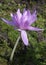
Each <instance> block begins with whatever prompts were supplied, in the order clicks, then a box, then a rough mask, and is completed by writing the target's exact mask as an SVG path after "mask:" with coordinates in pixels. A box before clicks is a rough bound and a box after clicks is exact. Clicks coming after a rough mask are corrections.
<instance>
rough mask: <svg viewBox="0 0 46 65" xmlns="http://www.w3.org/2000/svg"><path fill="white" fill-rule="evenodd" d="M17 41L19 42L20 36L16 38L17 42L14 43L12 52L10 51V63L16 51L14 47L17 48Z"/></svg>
mask: <svg viewBox="0 0 46 65" xmlns="http://www.w3.org/2000/svg"><path fill="white" fill-rule="evenodd" d="M19 40H20V36H19V37H18V38H17V41H16V43H15V45H14V48H13V51H12V53H11V56H10V61H12V59H13V56H14V52H15V50H16V47H17V45H18V43H19Z"/></svg>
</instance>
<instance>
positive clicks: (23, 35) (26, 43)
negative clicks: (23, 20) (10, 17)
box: [21, 30, 28, 46]
mask: <svg viewBox="0 0 46 65" xmlns="http://www.w3.org/2000/svg"><path fill="white" fill-rule="evenodd" d="M21 37H22V40H23V42H24V44H25V45H26V46H28V38H27V33H26V31H24V30H22V31H21Z"/></svg>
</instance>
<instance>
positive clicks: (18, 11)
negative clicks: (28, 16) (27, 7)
mask: <svg viewBox="0 0 46 65" xmlns="http://www.w3.org/2000/svg"><path fill="white" fill-rule="evenodd" d="M17 16H18V19H19V20H20V19H21V17H22V14H21V12H20V9H18V10H17Z"/></svg>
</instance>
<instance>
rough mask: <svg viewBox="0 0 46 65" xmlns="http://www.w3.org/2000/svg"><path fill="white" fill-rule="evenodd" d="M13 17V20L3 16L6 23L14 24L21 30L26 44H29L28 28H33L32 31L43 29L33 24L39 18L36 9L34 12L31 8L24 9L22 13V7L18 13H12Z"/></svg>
mask: <svg viewBox="0 0 46 65" xmlns="http://www.w3.org/2000/svg"><path fill="white" fill-rule="evenodd" d="M11 17H12V21H8V20H6V19H4V18H2V20H3V21H4V22H5V23H7V24H9V25H12V26H14V27H15V29H17V30H18V31H20V32H21V38H22V40H23V43H24V44H25V45H26V46H27V45H28V44H29V42H28V38H27V33H26V30H31V31H41V30H43V29H40V28H36V27H33V26H31V25H32V24H33V23H34V22H35V21H36V20H37V15H36V10H35V11H34V13H33V14H31V13H30V10H24V11H23V14H22V13H21V12H20V9H18V10H17V12H16V14H12V13H11Z"/></svg>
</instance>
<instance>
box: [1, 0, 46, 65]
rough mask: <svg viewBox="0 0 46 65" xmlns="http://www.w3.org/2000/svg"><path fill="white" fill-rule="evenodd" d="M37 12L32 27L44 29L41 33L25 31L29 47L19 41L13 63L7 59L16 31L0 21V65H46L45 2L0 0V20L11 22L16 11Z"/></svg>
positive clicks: (14, 40) (41, 0)
mask: <svg viewBox="0 0 46 65" xmlns="http://www.w3.org/2000/svg"><path fill="white" fill-rule="evenodd" d="M18 8H20V9H21V11H22V10H23V8H26V9H30V11H31V12H33V11H34V10H35V9H36V10H37V17H38V20H37V21H36V22H35V23H34V24H33V25H32V26H37V27H39V28H44V29H45V30H44V31H42V32H34V31H27V33H28V39H29V43H30V46H28V47H26V46H25V45H24V44H23V43H22V41H21V40H20V42H19V45H18V47H17V49H16V52H15V54H14V58H13V61H12V62H10V61H9V58H10V55H11V52H12V49H13V47H14V44H15V42H16V40H17V37H18V36H19V33H18V31H16V30H14V28H13V27H11V26H9V25H7V24H6V23H4V22H3V21H2V20H1V19H0V65H46V0H0V18H1V17H3V18H7V19H8V20H11V17H10V13H11V12H13V13H15V12H16V11H17V9H18Z"/></svg>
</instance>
